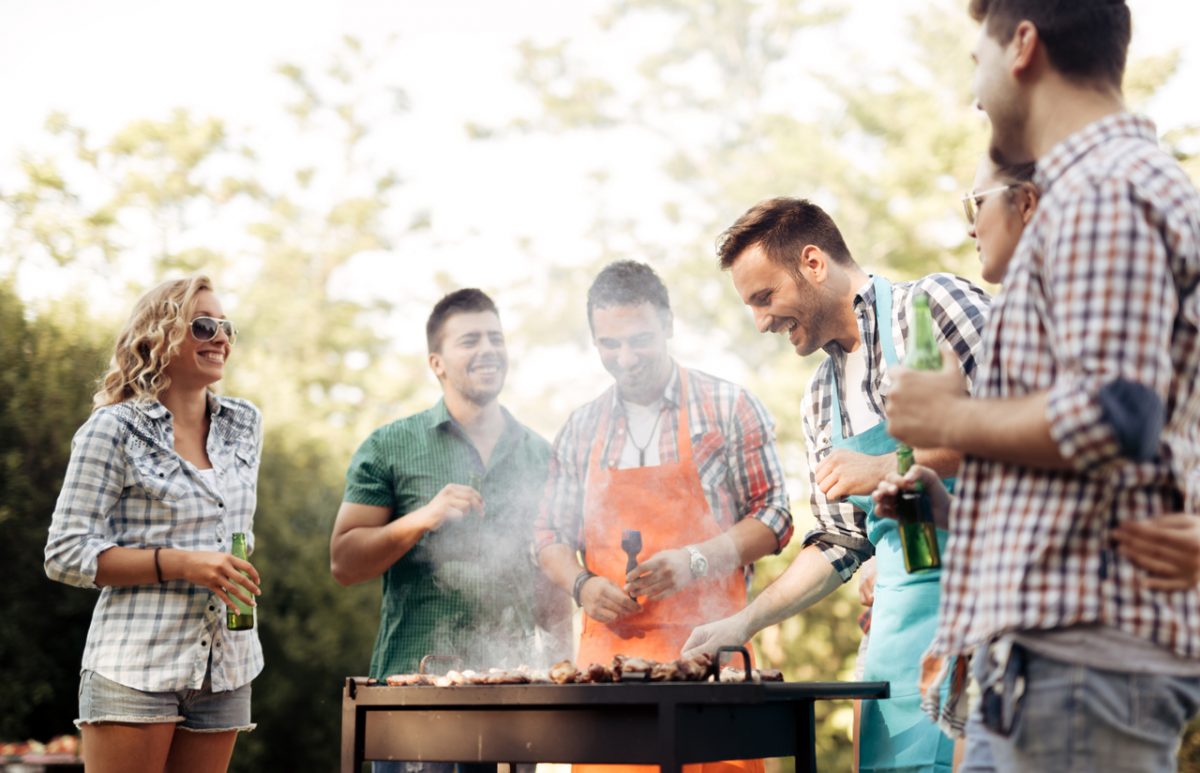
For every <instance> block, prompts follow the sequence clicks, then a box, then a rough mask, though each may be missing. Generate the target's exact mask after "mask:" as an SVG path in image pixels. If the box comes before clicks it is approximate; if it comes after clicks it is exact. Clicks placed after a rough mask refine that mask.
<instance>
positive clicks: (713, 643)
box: [683, 612, 750, 658]
mask: <svg viewBox="0 0 1200 773" xmlns="http://www.w3.org/2000/svg"><path fill="white" fill-rule="evenodd" d="M749 638H750V632H749V631H748V630H747V628H746V624H745V622H743V619H742V613H741V612H737V613H735V614H732V615H730V616H729V617H726V618H723V619H721V620H717V621H715V622H712V623H705V624H704V625H700V626H697V627H696V628H695V630H693V631H692V635H691V636H689V637H688V639H687V641H686V642H684V643H683V657H685V658H690V657H692V656H694V655H700V654H703V653H706V652H707V653H709V654H715V653H716V651H717V650H718V649H720V648H721V647H740V646H742V645H743V644H745V643H746V641H747V640H748V639H749Z"/></svg>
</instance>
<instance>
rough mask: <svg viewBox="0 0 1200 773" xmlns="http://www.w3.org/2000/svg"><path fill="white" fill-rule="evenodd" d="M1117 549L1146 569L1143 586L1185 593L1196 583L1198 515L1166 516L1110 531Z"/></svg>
mask: <svg viewBox="0 0 1200 773" xmlns="http://www.w3.org/2000/svg"><path fill="white" fill-rule="evenodd" d="M1113 537H1114V538H1115V539H1116V540H1117V550H1118V551H1119V552H1120V553H1121V555H1123V556H1125V557H1126V558H1128V559H1129V560H1130V561H1132V562H1133V563H1134V564H1135V565H1137V566H1139V567H1141V568H1142V569H1145V570H1146V573H1147V574H1148V575H1149V576H1148V577H1146V578H1144V582H1145V584H1146V587H1148V588H1152V589H1154V590H1166V591H1175V590H1188V589H1189V588H1194V587H1196V585H1197V583H1200V516H1197V515H1190V514H1187V513H1169V514H1167V515H1159V516H1155V517H1154V518H1150V519H1147V520H1145V521H1132V522H1129V523H1123V524H1121V525H1120V526H1118V527H1117V528H1116V529H1114V530H1113Z"/></svg>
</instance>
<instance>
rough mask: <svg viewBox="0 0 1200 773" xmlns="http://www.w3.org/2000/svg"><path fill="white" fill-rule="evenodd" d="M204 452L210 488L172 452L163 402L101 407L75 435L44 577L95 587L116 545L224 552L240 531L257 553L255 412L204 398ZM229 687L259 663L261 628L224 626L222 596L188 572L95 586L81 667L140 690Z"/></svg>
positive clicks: (258, 426)
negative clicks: (211, 473) (101, 564)
mask: <svg viewBox="0 0 1200 773" xmlns="http://www.w3.org/2000/svg"><path fill="white" fill-rule="evenodd" d="M209 411H210V416H211V425H210V428H209V432H208V444H207V448H208V457H209V460H210V461H211V462H212V466H213V469H214V470H215V471H216V483H215V485H214V484H212V483H210V481H209V480H205V479H204V478H202V477H201V476H200V475H199V473H198V472H197V470H196V468H195V467H194V466H192V464H191V463H190V462H187V461H185V460H184V459H182V458H181V457H180V456H179V454H177V453H175V447H174V440H173V434H172V433H173V428H172V421H171V414H170V412H169V411H167V409H166V408H165V407H163V405H162V404H161V403H158V402H149V403H134V402H124V403H118V404H116V405H111V406H106V407H103V408H99V409H97V410H96V411H95V412H94V413H92V415H91V416H90V417H89V418H88V420H87V421H86V422H85V423H84V425H83V426H82V427H80V428H79V431H78V432H76V433H75V439H74V440H73V441H72V443H71V458H70V462H69V463H68V464H67V473H66V478H65V480H64V481H63V487H62V491H61V493H60V494H59V496H58V505H57V506H56V507H55V509H54V517H53V520H52V521H51V523H50V536H49V539H48V541H47V542H46V574H47V575H48V576H49V577H50V579H52V580H57V581H59V582H64V583H67V584H68V585H75V586H78V587H81V588H95V587H96V568H97V565H98V559H99V557H100V554H101V553H103V552H104V551H105V550H108V549H109V548H112V547H118V546H119V547H128V548H153V547H166V548H176V549H179V550H206V551H218V552H228V551H229V549H230V539H231V537H230V535H232V534H233V533H234V532H239V531H240V532H245V533H246V534H247V540H248V542H249V544H248V545H247V548H248V549H249V550H253V544H254V542H253V541H254V536H253V530H254V509H255V504H256V501H257V485H258V484H257V480H258V465H259V458H260V449H261V447H262V417H261V415H260V414H259V412H258V409H256V408H255V407H254V406H253V405H251V404H250V403H248V402H246V401H244V400H237V399H232V398H228V397H217V396H215V395H210V396H209ZM210 653H211V656H212V689H213V690H214V691H215V692H220V691H224V690H233V689H236V688H238V687H241V686H242V685H244V684H246V683H248V682H249V681H250V680H251V679H253V678H254V677H255V676H256V675H257V674H258V673H259V672H260V671H261V670H262V667H263V656H262V647H261V646H260V645H259V641H258V630H257V628H255V629H251V630H249V631H230V630H228V629H227V628H226V625H225V605H224V603H223V602H221V601H220V600H218V598H217V597H216V596H215V595H213V594H212V593H211V592H210V591H209V590H208V589H207V588H203V587H200V586H196V585H192V584H190V583H188V582H186V581H185V580H171V581H169V582H164V583H161V584H160V583H149V584H145V585H132V586H127V587H111V586H109V587H105V588H101V589H100V598H99V600H98V601H97V602H96V608H95V611H94V612H93V613H92V625H91V628H90V629H89V630H88V636H87V644H86V646H85V648H84V652H83V668H84V669H89V670H92V671H95V672H96V673H98V674H100V675H102V676H104V677H106V678H108V679H111V680H113V681H115V682H119V683H120V684H123V685H125V686H127V687H132V688H135V689H138V690H145V691H153V692H157V691H173V690H181V689H184V688H192V689H196V688H199V687H201V685H202V683H203V681H204V676H205V673H206V672H207V671H208V664H209V656H210Z"/></svg>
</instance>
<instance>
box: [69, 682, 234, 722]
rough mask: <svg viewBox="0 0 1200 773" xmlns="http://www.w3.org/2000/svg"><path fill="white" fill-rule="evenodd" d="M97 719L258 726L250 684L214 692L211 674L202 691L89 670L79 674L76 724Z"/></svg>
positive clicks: (103, 720)
mask: <svg viewBox="0 0 1200 773" xmlns="http://www.w3.org/2000/svg"><path fill="white" fill-rule="evenodd" d="M96 722H129V723H139V724H143V723H144V724H150V723H156V722H172V723H175V724H178V725H179V726H180V727H181V728H183V729H184V730H191V731H194V732H197V733H222V732H227V731H229V730H243V731H245V730H253V729H254V727H255V726H254V723H252V722H251V721H250V685H249V684H244V685H242V686H241V687H239V688H237V689H236V690H228V691H226V692H213V691H212V685H211V683H210V681H209V680H208V679H207V678H206V679H205V680H204V684H203V685H202V686H201V687H200V689H199V690H192V689H189V688H184V689H182V690H170V691H167V692H145V691H144V690H135V689H134V688H132V687H126V686H125V685H123V684H118V683H116V682H114V681H112V680H111V679H106V678H104V677H103V676H100V674H97V673H96V672H95V671H87V670H85V671H84V672H83V673H82V674H81V675H80V677H79V719H77V720H75V726H76V727H79V726H81V725H86V724H92V723H96Z"/></svg>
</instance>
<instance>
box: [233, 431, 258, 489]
mask: <svg viewBox="0 0 1200 773" xmlns="http://www.w3.org/2000/svg"><path fill="white" fill-rule="evenodd" d="M258 463H259V459H258V450H257V449H255V448H254V447H253V446H252V445H250V444H249V443H238V444H237V446H235V447H234V449H233V470H234V474H235V475H237V479H238V481H239V482H240V483H241V484H242V485H243V486H245V487H246V488H248V489H250V490H251V491H254V492H257V491H258Z"/></svg>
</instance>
